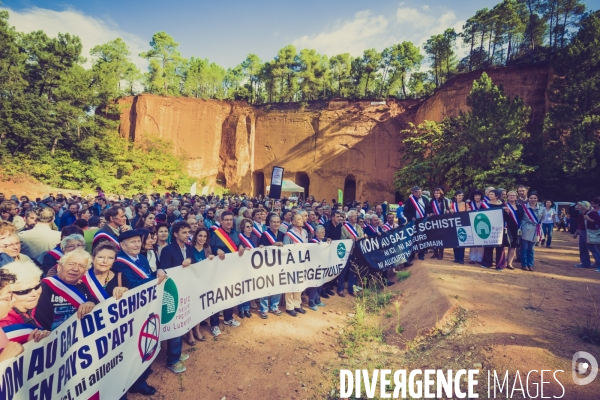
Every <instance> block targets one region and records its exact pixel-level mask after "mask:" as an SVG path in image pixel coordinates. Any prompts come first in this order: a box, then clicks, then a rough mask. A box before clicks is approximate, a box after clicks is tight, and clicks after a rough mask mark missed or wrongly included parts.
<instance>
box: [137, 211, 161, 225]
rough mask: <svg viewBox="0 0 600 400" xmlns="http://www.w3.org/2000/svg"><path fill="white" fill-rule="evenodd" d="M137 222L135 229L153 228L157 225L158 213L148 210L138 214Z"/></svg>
mask: <svg viewBox="0 0 600 400" xmlns="http://www.w3.org/2000/svg"><path fill="white" fill-rule="evenodd" d="M137 217H138V218H137V222H136V225H135V227H134V229H151V228H154V227H155V226H156V214H155V213H153V212H150V211H148V212H146V213H144V214H143V215H141V216H139V215H138V216H137Z"/></svg>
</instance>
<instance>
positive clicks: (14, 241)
mask: <svg viewBox="0 0 600 400" xmlns="http://www.w3.org/2000/svg"><path fill="white" fill-rule="evenodd" d="M0 253H3V254H2V258H1V259H0V266H2V265H5V264H8V263H11V262H13V261H16V262H30V261H31V258H29V256H27V255H25V254H22V253H21V240H20V239H19V236H18V235H17V234H16V233H13V234H12V235H10V236H7V237H5V238H4V239H2V238H0Z"/></svg>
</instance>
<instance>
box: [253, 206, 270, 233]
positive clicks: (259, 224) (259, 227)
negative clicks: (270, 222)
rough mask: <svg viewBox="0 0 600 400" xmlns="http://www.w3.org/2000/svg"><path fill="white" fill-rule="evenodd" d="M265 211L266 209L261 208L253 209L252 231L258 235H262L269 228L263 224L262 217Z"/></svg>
mask: <svg viewBox="0 0 600 400" xmlns="http://www.w3.org/2000/svg"><path fill="white" fill-rule="evenodd" d="M263 212H265V211H264V210H263V209H261V208H256V209H254V210H253V211H252V221H253V226H252V231H253V232H254V234H255V235H256V236H258V237H261V236H262V234H263V232H264V231H265V230H267V227H266V226H265V225H263V218H262V214H263Z"/></svg>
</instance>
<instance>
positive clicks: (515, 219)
mask: <svg viewBox="0 0 600 400" xmlns="http://www.w3.org/2000/svg"><path fill="white" fill-rule="evenodd" d="M506 198H507V202H506V206H505V207H504V213H505V216H506V218H505V221H506V237H507V240H508V244H507V247H508V256H507V258H506V268H508V269H515V267H514V266H513V261H514V259H515V254H516V253H517V247H518V246H519V241H520V240H521V221H522V220H523V207H522V206H520V205H519V203H517V192H515V191H514V190H511V191H509V192H508V193H507V195H506Z"/></svg>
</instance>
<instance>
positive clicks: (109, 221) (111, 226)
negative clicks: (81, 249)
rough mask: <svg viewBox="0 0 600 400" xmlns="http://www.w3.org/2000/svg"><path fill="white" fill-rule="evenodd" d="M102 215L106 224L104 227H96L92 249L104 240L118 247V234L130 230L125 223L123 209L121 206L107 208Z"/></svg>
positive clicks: (125, 218)
mask: <svg viewBox="0 0 600 400" xmlns="http://www.w3.org/2000/svg"><path fill="white" fill-rule="evenodd" d="M104 217H105V218H106V224H105V225H104V227H102V228H100V229H98V231H97V232H96V234H95V235H94V241H93V242H92V249H94V248H95V247H96V246H97V245H98V244H99V243H101V242H103V241H106V240H108V241H110V242H113V243H114V244H115V245H116V246H117V248H118V247H119V235H121V234H122V233H124V232H127V231H128V230H131V227H130V226H129V225H127V217H125V209H124V208H123V207H111V208H109V209H108V210H106V211H105V212H104Z"/></svg>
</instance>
